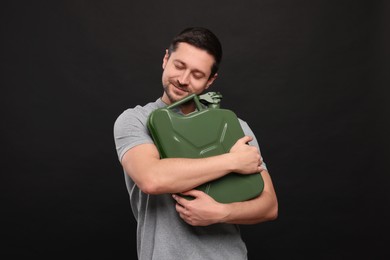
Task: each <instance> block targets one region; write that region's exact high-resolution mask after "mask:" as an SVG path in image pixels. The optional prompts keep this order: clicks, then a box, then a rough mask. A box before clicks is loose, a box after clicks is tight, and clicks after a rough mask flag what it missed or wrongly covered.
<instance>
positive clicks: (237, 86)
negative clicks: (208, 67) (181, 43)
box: [0, 0, 390, 259]
mask: <svg viewBox="0 0 390 260" xmlns="http://www.w3.org/2000/svg"><path fill="white" fill-rule="evenodd" d="M1 13H2V14H1V47H2V48H1V94H0V95H1V110H0V111H1V112H0V113H1V121H0V122H1V147H2V149H1V150H2V151H1V169H0V170H1V179H0V183H1V237H2V241H3V242H1V250H0V256H1V257H5V258H3V259H19V258H20V257H30V256H35V257H41V258H47V259H59V258H61V257H62V256H63V257H64V258H65V257H69V256H70V257H72V259H81V258H84V259H116V258H118V257H119V256H121V255H123V256H127V257H128V259H135V258H136V250H135V248H136V242H135V235H136V231H135V221H134V218H133V216H132V213H131V210H130V207H129V200H128V194H127V191H126V187H125V183H124V179H123V174H122V170H121V167H120V165H119V162H118V160H117V157H116V152H115V146H114V141H113V134H112V127H113V123H114V121H115V119H116V117H117V116H118V115H119V114H120V113H121V112H122V111H123V110H125V109H126V108H128V107H133V106H135V105H137V104H145V103H147V102H149V101H154V100H155V99H156V98H157V97H159V96H160V95H161V94H162V87H161V72H162V68H161V64H162V58H163V55H164V51H165V48H166V47H168V44H169V42H170V40H171V38H172V37H173V36H174V35H176V34H177V33H178V32H179V31H181V30H182V29H183V28H185V27H187V26H205V27H208V28H210V29H211V30H212V31H214V32H215V33H216V34H217V35H218V36H219V38H220V39H221V41H222V44H223V47H224V58H223V62H222V67H221V70H220V73H219V78H218V80H217V81H216V82H215V84H214V87H213V88H212V89H210V90H215V91H221V93H222V94H223V96H224V98H223V100H222V106H223V107H225V108H230V109H232V110H234V111H235V112H236V113H237V114H238V115H239V116H240V117H241V118H242V119H244V120H246V121H247V122H248V123H249V125H250V126H251V127H252V129H253V131H254V132H255V134H256V135H257V138H258V140H259V143H260V146H261V148H262V154H263V157H264V159H265V161H266V163H267V165H268V169H269V170H270V173H271V175H272V178H273V182H274V185H275V188H276V191H277V195H278V199H279V218H278V219H277V220H276V221H273V222H267V223H263V224H258V225H254V226H243V227H242V230H243V231H242V232H243V238H244V240H245V241H246V242H247V245H248V250H249V258H250V259H298V258H299V259H352V258H354V257H358V256H360V257H368V259H385V258H386V256H387V257H388V256H389V252H388V242H386V241H387V240H388V239H387V238H388V232H389V231H390V230H389V223H388V222H389V215H390V214H389V205H390V204H389V200H390V195H389V192H388V188H389V170H388V167H387V162H388V159H389V156H388V155H389V138H388V133H389V127H388V126H387V125H386V124H385V123H386V121H388V117H389V104H388V101H389V96H388V94H389V92H388V90H387V88H388V87H389V76H388V73H389V69H390V68H389V47H388V46H389V44H390V42H389V37H388V32H389V29H390V28H389V24H390V21H389V18H388V17H389V14H390V13H389V3H388V2H386V1H361V0H356V1H301V0H299V1H287V0H286V1H282V0H256V1H255V0H252V1H242V2H237V1H219V2H215V3H214V2H211V1H200V2H186V1H154V2H146V1H142V2H135V1H74V0H72V1H12V2H11V1H3V5H2V7H1ZM131 257H133V258H131Z"/></svg>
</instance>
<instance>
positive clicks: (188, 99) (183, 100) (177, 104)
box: [167, 94, 203, 111]
mask: <svg viewBox="0 0 390 260" xmlns="http://www.w3.org/2000/svg"><path fill="white" fill-rule="evenodd" d="M191 99H194V101H195V105H196V108H197V109H198V110H199V111H200V110H202V109H203V107H202V104H201V103H200V101H199V98H198V96H197V95H196V94H191V95H189V96H187V97H185V98H183V99H181V100H179V101H177V102H175V103H173V104H171V105H169V106H167V108H168V109H172V108H174V107H177V106H180V105H181V104H184V103H186V102H188V101H190V100H191Z"/></svg>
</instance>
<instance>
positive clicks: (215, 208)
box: [172, 190, 229, 226]
mask: <svg viewBox="0 0 390 260" xmlns="http://www.w3.org/2000/svg"><path fill="white" fill-rule="evenodd" d="M182 194H183V195H186V196H192V197H194V199H193V200H188V199H186V198H183V197H180V196H179V195H176V194H174V195H172V197H173V198H174V199H175V200H176V202H177V203H176V211H177V212H178V213H179V215H180V217H181V218H182V219H183V220H184V221H185V222H187V223H188V224H190V225H192V226H208V225H211V224H215V223H219V222H223V219H224V217H226V216H227V215H228V214H229V213H228V211H227V207H225V205H224V204H222V203H219V202H217V201H215V200H214V199H213V198H211V197H210V196H209V195H207V194H206V193H204V192H203V191H199V190H190V191H187V192H183V193H182Z"/></svg>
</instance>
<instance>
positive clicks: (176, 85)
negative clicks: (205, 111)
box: [171, 82, 189, 92]
mask: <svg viewBox="0 0 390 260" xmlns="http://www.w3.org/2000/svg"><path fill="white" fill-rule="evenodd" d="M171 84H172V85H173V86H174V87H175V88H177V89H179V90H180V91H183V92H189V91H188V90H187V89H184V88H182V87H181V86H182V84H180V83H179V82H175V83H174V82H171Z"/></svg>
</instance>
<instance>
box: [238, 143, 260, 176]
mask: <svg viewBox="0 0 390 260" xmlns="http://www.w3.org/2000/svg"><path fill="white" fill-rule="evenodd" d="M252 140H253V137H251V136H244V137H242V138H240V139H238V140H237V142H236V143H235V144H234V145H233V146H232V148H231V149H230V153H232V154H234V155H235V158H236V160H237V161H236V162H237V167H236V168H237V169H236V170H235V172H237V173H242V174H251V173H255V172H260V171H262V170H264V167H263V166H262V164H263V159H262V157H261V155H260V152H259V149H257V147H255V146H252V145H248V142H250V141H252Z"/></svg>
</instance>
